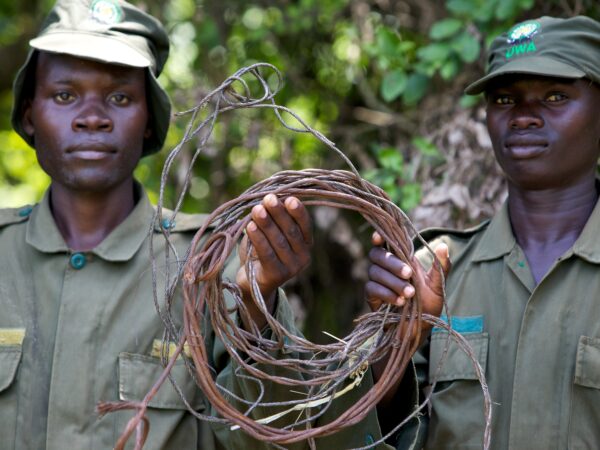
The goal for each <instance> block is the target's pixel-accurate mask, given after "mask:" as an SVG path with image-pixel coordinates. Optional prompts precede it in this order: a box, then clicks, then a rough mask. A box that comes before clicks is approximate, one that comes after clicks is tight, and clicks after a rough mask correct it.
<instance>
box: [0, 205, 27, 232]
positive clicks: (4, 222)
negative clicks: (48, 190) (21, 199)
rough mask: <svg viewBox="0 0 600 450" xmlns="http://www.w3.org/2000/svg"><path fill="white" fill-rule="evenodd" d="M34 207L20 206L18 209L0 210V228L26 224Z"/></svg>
mask: <svg viewBox="0 0 600 450" xmlns="http://www.w3.org/2000/svg"><path fill="white" fill-rule="evenodd" d="M33 207H34V205H26V206H21V207H19V208H2V209H0V227H5V226H8V225H13V224H15V223H21V222H26V221H27V220H28V219H29V216H30V215H31V212H32V211H33Z"/></svg>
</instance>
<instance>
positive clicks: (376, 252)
mask: <svg viewBox="0 0 600 450" xmlns="http://www.w3.org/2000/svg"><path fill="white" fill-rule="evenodd" d="M369 259H370V260H371V262H372V263H373V264H376V265H378V266H380V267H383V268H384V269H386V270H388V271H390V272H392V273H393V274H394V275H396V276H397V277H399V278H402V279H405V280H408V279H410V278H411V277H412V275H413V270H412V268H411V267H410V266H409V265H408V264H406V263H405V262H403V261H402V260H401V259H400V258H398V257H397V256H394V254H392V253H390V252H388V251H386V250H384V249H383V248H381V247H374V248H372V249H371V251H370V252H369Z"/></svg>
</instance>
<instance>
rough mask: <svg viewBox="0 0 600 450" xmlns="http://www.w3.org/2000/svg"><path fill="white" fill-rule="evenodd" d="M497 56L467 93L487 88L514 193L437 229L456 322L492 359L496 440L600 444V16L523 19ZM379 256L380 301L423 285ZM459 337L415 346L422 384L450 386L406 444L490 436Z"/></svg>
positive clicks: (375, 287) (489, 372) (498, 42)
mask: <svg viewBox="0 0 600 450" xmlns="http://www.w3.org/2000/svg"><path fill="white" fill-rule="evenodd" d="M488 63H489V64H488V70H487V74H486V75H485V76H484V77H483V78H481V79H480V80H478V81H476V82H475V83H473V84H471V85H470V86H468V87H467V89H466V92H467V93H468V94H478V93H484V95H485V99H486V102H487V128H488V131H489V134H490V138H491V141H492V146H493V149H494V153H495V156H496V159H497V161H498V163H499V164H500V166H501V167H502V169H503V171H504V174H505V176H506V180H507V184H508V199H507V201H506V203H505V204H504V206H503V207H502V209H501V210H500V211H499V212H498V213H497V214H496V216H495V217H494V218H492V219H491V220H490V221H487V222H485V223H483V224H481V225H480V226H478V227H475V228H473V229H470V230H466V231H454V230H448V229H434V230H429V231H426V232H425V233H424V236H425V238H426V239H427V240H428V241H429V242H430V244H431V245H432V246H434V247H435V246H436V245H437V244H438V243H444V244H446V245H447V247H448V249H449V255H450V259H451V260H452V269H451V270H450V272H449V275H448V277H447V283H446V294H447V300H448V304H449V314H450V316H451V317H450V321H451V323H452V327H453V328H454V329H455V330H456V331H458V332H460V333H462V334H463V336H464V337H465V338H466V339H467V340H468V342H469V343H470V344H471V347H472V348H473V350H474V354H475V356H476V358H477V359H478V361H479V363H480V365H481V366H482V368H483V369H484V370H485V375H486V378H487V382H488V386H489V392H490V395H491V400H492V403H493V406H492V411H493V416H492V423H491V430H492V434H491V448H494V449H544V450H547V449H565V448H586V449H589V448H598V447H599V446H600V426H599V420H600V320H599V318H600V239H599V237H598V230H600V205H599V204H598V196H599V192H600V184H599V181H598V179H597V173H598V172H597V171H598V157H599V156H600V23H598V22H597V21H595V20H592V19H591V18H588V17H573V18H569V19H558V18H551V17H542V18H539V19H535V20H529V21H526V22H523V23H520V24H517V25H515V26H514V27H512V28H511V29H510V30H509V31H507V32H506V33H504V34H502V35H501V36H499V37H497V38H496V39H495V40H494V41H493V43H492V45H491V48H490V50H489V60H488ZM375 241H377V243H379V242H380V239H379V237H378V236H377V237H376V238H375ZM420 256H421V260H422V261H423V263H424V264H425V265H426V266H427V265H428V264H431V262H430V261H428V259H430V258H428V257H427V256H426V255H425V253H421V254H420ZM371 261H372V267H371V281H370V282H369V284H368V285H367V288H366V293H367V297H368V298H369V299H370V300H371V302H374V301H379V302H381V301H385V302H392V303H393V302H397V301H399V300H398V298H399V297H404V298H406V297H411V296H412V295H411V294H412V291H411V289H412V288H409V290H408V291H406V290H405V289H406V288H407V281H406V279H407V276H406V275H407V274H406V273H404V275H405V276H402V275H403V273H402V269H403V268H404V267H403V265H402V264H401V263H400V261H399V260H397V259H396V258H394V257H393V256H391V255H389V254H387V255H386V252H385V251H384V250H383V249H382V248H380V247H375V248H374V249H373V251H372V253H371ZM409 272H410V271H409ZM408 275H410V274H408ZM415 284H416V288H417V289H423V287H422V286H420V285H419V284H418V283H415ZM407 293H408V294H409V295H407ZM427 298H428V303H425V304H424V305H423V309H424V310H425V311H426V312H429V313H432V314H436V315H440V314H441V313H442V306H441V297H440V296H437V299H436V298H432V296H431V295H430V296H429V297H427ZM445 313H446V312H444V314H445ZM447 336H448V335H447V332H444V331H442V330H441V329H436V328H434V329H433V330H432V331H431V334H430V336H429V338H428V339H427V342H426V343H425V345H424V346H423V347H422V348H421V350H420V351H419V352H418V353H417V354H416V355H415V358H414V362H415V367H416V371H417V378H418V383H419V388H421V389H425V392H427V388H428V387H429V386H431V384H432V382H433V381H434V380H435V381H437V384H435V388H434V390H433V393H432V397H431V405H430V410H429V414H428V415H427V417H426V418H424V419H423V420H422V421H421V426H420V428H419V427H418V425H416V422H415V426H414V427H412V428H406V429H405V430H404V432H403V433H402V434H401V437H400V442H399V444H398V448H409V447H411V446H413V445H414V446H415V447H417V448H419V447H421V446H424V447H426V448H436V449H437V448H449V449H450V448H451V449H457V448H481V446H482V443H483V433H484V428H485V417H484V412H483V393H482V387H481V386H480V384H479V382H478V379H477V375H476V372H475V369H474V367H473V365H472V363H471V361H470V360H469V358H468V357H467V356H466V355H465V354H464V353H463V352H462V351H461V350H460V349H459V348H458V347H457V346H456V345H455V344H454V343H451V344H450V346H449V348H448V351H447V354H446V342H447ZM445 355H446V357H445ZM444 357H445V361H444V362H443V364H442V365H441V368H440V369H439V371H438V365H439V362H440V361H441V360H442V359H443V358H444ZM405 381H407V383H408V382H409V381H410V379H408V380H405ZM403 386H406V385H403ZM402 394H403V395H404V396H401V397H400V398H410V397H406V395H408V392H407V390H406V389H405V390H404V391H403V392H402ZM423 398H424V396H423V395H421V399H423ZM399 401H400V400H399ZM417 430H418V432H417V433H415V431H417ZM415 439H416V440H415Z"/></svg>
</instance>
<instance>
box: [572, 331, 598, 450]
mask: <svg viewBox="0 0 600 450" xmlns="http://www.w3.org/2000/svg"><path fill="white" fill-rule="evenodd" d="M598 424H600V338H591V337H587V336H581V337H580V338H579V343H578V345H577V356H576V359H575V376H574V378H573V386H572V394H571V413H570V421H569V448H573V449H575V448H597V446H598V443H599V442H600V427H599V426H598Z"/></svg>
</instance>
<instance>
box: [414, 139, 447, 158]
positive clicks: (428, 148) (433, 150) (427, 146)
mask: <svg viewBox="0 0 600 450" xmlns="http://www.w3.org/2000/svg"><path fill="white" fill-rule="evenodd" d="M411 143H412V145H414V146H415V147H416V148H417V150H419V151H420V152H421V153H422V154H423V155H425V156H432V157H435V156H440V154H441V153H440V151H439V149H438V148H437V147H436V146H435V144H434V143H432V142H431V141H430V140H429V139H427V138H424V137H423V136H417V137H416V138H414V139H413V140H412V141H411Z"/></svg>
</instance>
